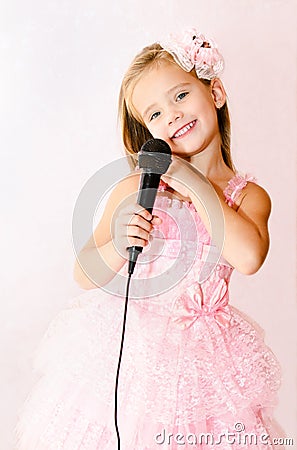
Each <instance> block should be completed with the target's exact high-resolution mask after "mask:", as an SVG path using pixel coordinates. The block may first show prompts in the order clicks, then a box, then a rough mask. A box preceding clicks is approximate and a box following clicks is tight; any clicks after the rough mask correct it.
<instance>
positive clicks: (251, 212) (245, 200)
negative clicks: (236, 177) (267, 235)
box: [236, 182, 272, 231]
mask: <svg viewBox="0 0 297 450" xmlns="http://www.w3.org/2000/svg"><path fill="white" fill-rule="evenodd" d="M236 203H237V206H238V208H237V210H236V211H237V213H238V214H240V215H242V216H243V217H245V218H246V219H249V220H251V221H252V222H254V223H255V225H257V226H258V229H259V231H261V229H262V231H264V229H265V230H266V228H267V222H268V219H269V216H270V213H271V208H272V203H271V199H270V196H269V194H268V192H267V191H266V190H265V189H264V188H263V187H262V186H260V185H258V184H256V183H253V182H248V183H247V185H246V186H245V188H244V189H243V190H242V192H241V195H240V197H239V199H238V201H237V202H236Z"/></svg>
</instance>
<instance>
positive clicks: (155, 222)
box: [151, 216, 162, 225]
mask: <svg viewBox="0 0 297 450" xmlns="http://www.w3.org/2000/svg"><path fill="white" fill-rule="evenodd" d="M161 223H162V219H161V218H160V217H158V216H153V219H152V221H151V224H152V225H160V224H161Z"/></svg>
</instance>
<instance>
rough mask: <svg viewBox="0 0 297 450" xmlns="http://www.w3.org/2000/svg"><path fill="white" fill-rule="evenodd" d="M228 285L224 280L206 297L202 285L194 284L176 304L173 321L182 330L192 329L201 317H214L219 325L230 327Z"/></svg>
mask: <svg viewBox="0 0 297 450" xmlns="http://www.w3.org/2000/svg"><path fill="white" fill-rule="evenodd" d="M228 301H229V296H228V285H227V281H226V280H225V279H224V278H222V279H221V280H220V281H219V282H218V284H217V286H216V288H215V290H214V291H213V292H212V294H211V295H210V296H209V297H208V296H207V297H205V296H204V294H203V291H202V289H201V284H199V283H194V284H193V285H191V286H190V287H189V288H187V292H185V293H184V294H182V295H181V296H180V297H178V298H177V299H176V301H175V303H174V306H173V311H172V320H173V321H174V322H175V323H176V324H178V325H179V326H181V328H183V329H186V328H190V327H191V326H192V325H193V324H194V322H196V320H197V319H199V318H200V317H201V316H213V317H214V319H215V320H216V322H217V323H218V325H220V326H223V327H228V326H229V324H230V320H231V313H230V308H229V305H228Z"/></svg>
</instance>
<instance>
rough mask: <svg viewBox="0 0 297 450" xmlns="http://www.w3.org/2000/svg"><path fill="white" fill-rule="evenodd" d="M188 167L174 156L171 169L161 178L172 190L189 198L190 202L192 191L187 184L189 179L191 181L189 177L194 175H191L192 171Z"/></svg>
mask: <svg viewBox="0 0 297 450" xmlns="http://www.w3.org/2000/svg"><path fill="white" fill-rule="evenodd" d="M188 164H189V163H188ZM188 164H187V165H188ZM187 165H186V164H185V163H184V162H183V160H182V159H181V158H179V157H177V156H173V155H172V162H171V164H170V166H169V169H168V170H167V172H166V173H165V174H164V175H162V177H161V178H162V180H163V181H164V182H165V183H167V184H168V185H169V186H170V187H171V188H172V189H174V190H175V191H177V192H178V193H179V194H181V195H182V196H183V197H185V198H188V199H189V201H190V200H191V191H190V185H189V184H188V183H187V179H189V175H192V173H190V169H189V168H188V167H187Z"/></svg>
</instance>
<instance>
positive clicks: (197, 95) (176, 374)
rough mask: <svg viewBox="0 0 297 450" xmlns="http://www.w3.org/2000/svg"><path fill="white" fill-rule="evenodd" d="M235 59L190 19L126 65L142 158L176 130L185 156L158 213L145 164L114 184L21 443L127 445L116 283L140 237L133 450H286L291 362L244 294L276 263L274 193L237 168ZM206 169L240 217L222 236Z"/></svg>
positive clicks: (133, 141) (225, 207)
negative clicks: (240, 299)
mask: <svg viewBox="0 0 297 450" xmlns="http://www.w3.org/2000/svg"><path fill="white" fill-rule="evenodd" d="M222 69H223V59H222V56H221V55H220V53H219V52H218V50H217V48H216V45H215V43H214V42H213V41H211V40H209V39H207V38H206V37H204V36H203V35H202V34H200V33H198V32H197V31H196V30H189V31H187V32H185V33H183V34H181V35H180V36H171V37H170V38H169V39H168V40H167V41H166V42H161V43H158V44H153V45H151V46H149V47H146V48H144V49H143V50H142V52H141V53H140V54H138V55H137V56H136V58H135V59H134V61H133V62H132V64H131V66H130V68H129V69H128V71H127V73H126V74H125V76H124V79H123V83H122V87H121V92H120V101H119V106H120V111H119V112H120V117H121V121H122V131H123V141H124V145H125V148H126V152H127V155H128V156H129V159H130V160H131V161H132V162H134V165H135V166H136V165H137V158H136V157H137V153H138V152H139V150H140V148H141V146H142V145H143V144H144V143H145V142H146V141H147V140H148V139H151V138H160V139H163V140H164V141H165V142H167V143H168V144H169V146H170V148H171V150H172V157H173V160H172V163H171V166H170V167H169V170H168V172H167V173H166V174H165V175H164V176H162V181H161V183H160V187H159V191H158V194H157V198H156V202H155V206H154V212H153V213H154V214H153V215H151V214H150V213H149V212H148V211H146V210H145V209H143V208H141V207H140V206H139V205H138V204H137V202H136V195H137V190H138V185H139V179H140V171H139V170H138V169H137V168H136V169H135V170H133V171H132V173H131V175H129V176H127V177H125V178H124V179H123V180H121V181H120V183H119V184H118V185H117V186H116V187H115V188H114V190H113V192H112V193H111V195H110V198H109V200H108V202H107V205H106V208H105V211H104V214H103V216H102V219H101V220H100V223H99V224H98V226H97V228H96V229H95V231H94V235H93V236H92V237H91V238H90V240H89V242H88V243H87V244H86V245H85V247H84V248H83V250H82V251H81V252H80V254H79V255H78V258H77V262H76V265H75V270H74V276H75V279H76V281H77V282H78V284H79V285H80V286H81V287H82V288H84V289H87V290H88V292H86V293H84V294H82V295H80V296H79V297H77V298H76V299H75V301H74V302H73V304H72V305H71V307H69V308H67V309H66V310H64V311H62V312H61V313H60V314H59V316H58V317H57V318H56V319H55V320H54V321H53V323H52V324H51V325H50V327H49V330H48V332H47V333H46V335H45V337H44V339H43V341H42V344H41V347H40V349H39V351H38V353H37V357H36V361H35V366H36V369H37V370H38V371H39V372H40V373H41V377H40V380H39V382H38V384H37V386H36V387H35V388H34V389H33V391H32V392H31V394H30V396H29V397H28V399H27V401H26V403H25V405H24V407H23V410H22V411H21V414H20V419H19V423H18V426H17V440H18V442H17V449H18V450H35V449H38V450H49V449H52V450H62V449H63V450H83V449H84V450H95V449H96V450H99V449H100V450H115V449H116V448H117V435H116V431H115V426H114V386H115V379H116V369H117V364H118V357H119V348H120V339H121V330H122V321H123V311H124V301H123V296H122V295H119V293H118V292H116V287H115V286H116V285H117V283H116V282H115V280H117V279H118V277H119V276H121V277H124V278H125V279H126V278H127V266H128V263H127V258H128V252H127V247H130V246H133V245H137V246H142V247H143V248H144V251H143V253H142V254H140V256H139V258H138V262H137V264H136V269H135V274H134V275H133V278H132V281H131V292H130V302H129V306H128V316H127V324H126V335H125V345H124V349H123V358H122V364H121V371H120V378H119V390H118V425H119V432H120V436H121V448H122V449H123V450H151V449H160V448H166V449H178V448H180V446H183V447H182V448H185V449H192V448H199V449H218V448H220V449H223V450H227V449H235V450H236V449H242V448H257V449H263V450H264V449H265V450H268V449H273V448H278V449H279V448H281V446H280V445H278V446H277V447H276V446H275V445H274V444H273V439H274V438H277V437H278V436H280V434H279V430H278V427H277V424H276V423H275V421H274V420H273V415H272V410H273V407H274V406H275V405H276V393H277V390H278V388H279V385H280V376H281V375H280V367H279V364H278V362H277V360H276V358H275V356H274V355H273V353H272V352H271V350H270V349H269V348H268V347H267V346H266V345H265V344H264V341H263V332H262V331H261V329H260V327H259V326H258V325H256V324H254V323H252V321H251V320H250V319H248V318H247V317H245V316H244V314H242V313H241V312H240V311H238V310H237V309H236V308H234V307H232V306H230V305H229V293H228V292H229V291H228V289H229V281H230V277H231V274H232V272H233V270H234V268H235V269H237V270H238V271H240V272H241V273H243V274H253V273H255V272H257V271H258V270H259V268H260V267H261V266H262V264H263V262H264V260H265V258H266V255H267V252H268V247H269V235H268V226H267V222H268V218H269V215H270V209H271V201H270V198H269V196H268V194H267V193H266V191H265V190H264V189H263V188H262V187H260V186H259V185H258V184H256V183H255V179H254V178H253V177H251V176H247V175H242V174H240V173H239V172H237V171H236V170H235V168H234V165H233V163H232V159H231V154H230V121H229V114H228V108H227V103H226V93H225V90H224V87H223V84H222V82H221V80H220V78H219V75H220V73H221V71H222ZM205 180H206V181H207V182H208V184H209V186H210V187H211V186H212V188H213V189H212V190H213V192H214V193H215V198H216V199H217V202H218V208H217V211H219V212H218V215H220V214H221V216H222V217H223V219H224V240H223V241H222V242H219V239H218V240H217V241H216V237H215V233H212V231H213V230H214V228H215V226H216V223H219V220H218V222H217V221H216V220H213V217H214V216H213V214H209V213H208V212H209V211H210V208H212V206H213V205H211V204H210V203H211V202H213V198H212V197H211V195H209V196H207V195H206V196H204V197H203V198H204V201H202V200H201V195H202V193H203V192H204V189H205V185H206V184H207V183H205ZM202 196H203V195H202ZM207 198H209V204H207ZM205 199H206V200H205ZM205 202H206V203H205ZM218 219H219V216H218ZM220 229H221V227H220ZM193 249H194V251H193ZM205 267H208V276H206V277H205V279H204V280H203V282H200V281H199V280H200V279H201V271H202V269H203V268H205ZM164 280H165V281H166V282H165V283H163V281H164ZM109 286H110V287H109ZM112 286H113V287H112Z"/></svg>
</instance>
